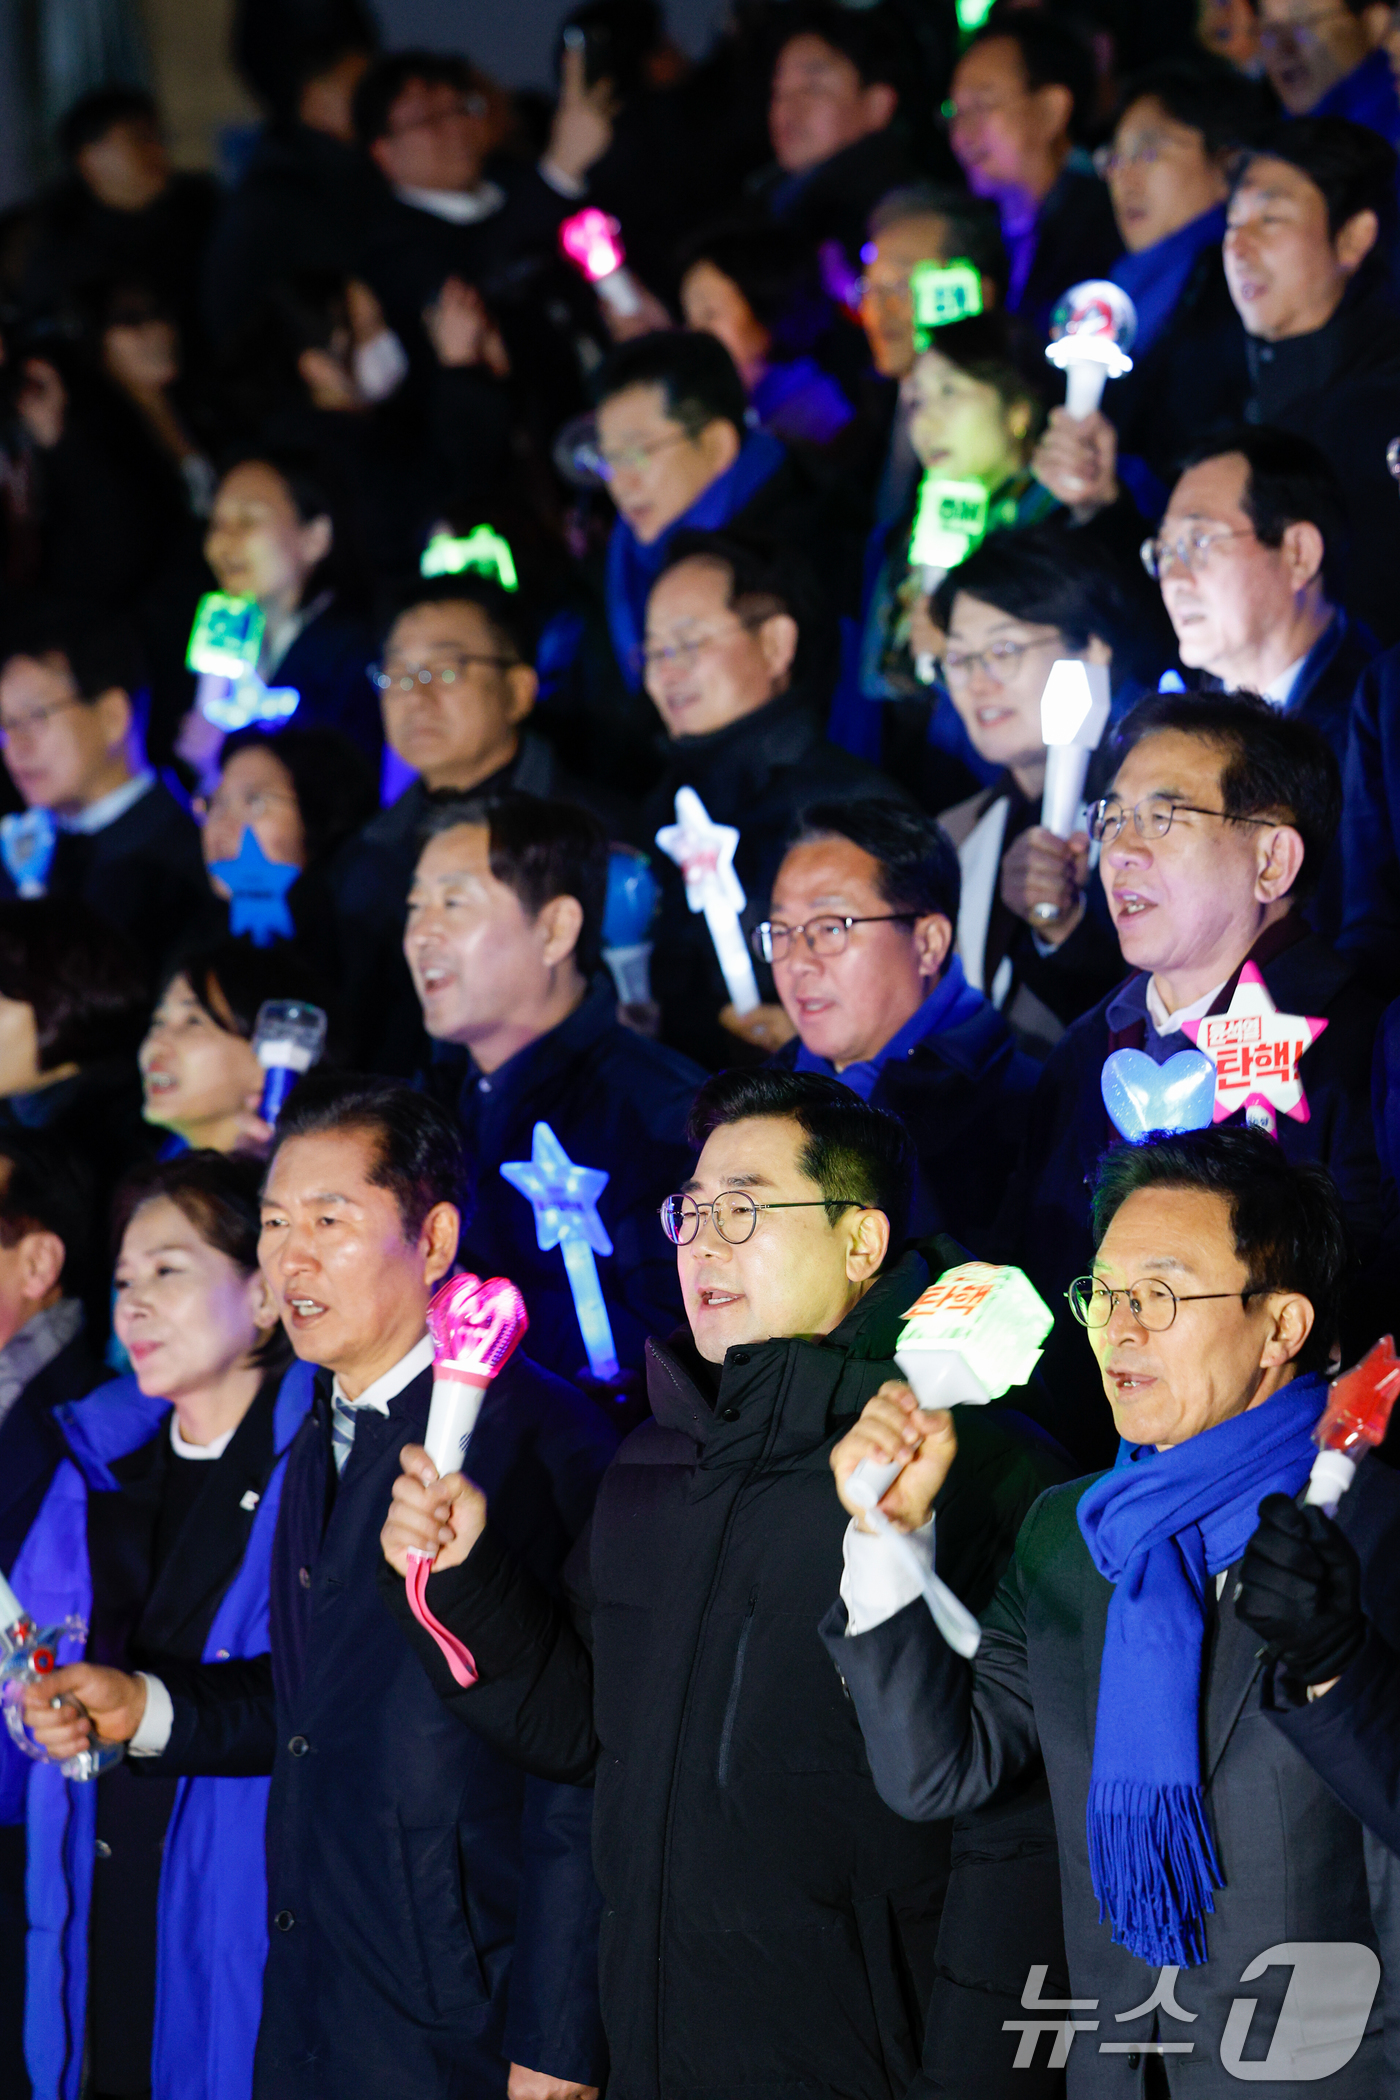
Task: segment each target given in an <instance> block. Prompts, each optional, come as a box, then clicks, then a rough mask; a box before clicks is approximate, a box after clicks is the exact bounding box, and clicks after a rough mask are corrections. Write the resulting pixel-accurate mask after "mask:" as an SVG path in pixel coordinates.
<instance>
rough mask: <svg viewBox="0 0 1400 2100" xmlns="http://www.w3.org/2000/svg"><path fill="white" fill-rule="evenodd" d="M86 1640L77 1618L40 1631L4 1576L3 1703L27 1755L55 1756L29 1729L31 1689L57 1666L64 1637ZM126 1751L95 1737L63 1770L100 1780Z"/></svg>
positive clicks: (0, 1601) (0, 1630) (0, 1627)
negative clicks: (26, 1705)
mask: <svg viewBox="0 0 1400 2100" xmlns="http://www.w3.org/2000/svg"><path fill="white" fill-rule="evenodd" d="M86 1638H87V1623H86V1621H85V1620H83V1619H80V1618H77V1617H73V1618H68V1619H65V1620H64V1621H63V1624H62V1625H61V1626H50V1627H48V1628H47V1629H46V1630H43V1631H41V1630H40V1629H39V1628H38V1627H37V1626H36V1625H35V1623H34V1621H33V1619H31V1618H30V1616H29V1613H28V1612H27V1611H26V1610H25V1608H24V1606H23V1605H22V1604H21V1603H20V1601H19V1598H18V1597H17V1596H16V1595H15V1593H14V1591H13V1590H12V1589H11V1588H10V1585H9V1583H8V1582H6V1580H5V1578H4V1576H3V1575H0V1706H3V1708H4V1712H5V1726H6V1727H7V1728H8V1729H9V1731H10V1734H11V1736H12V1737H13V1739H14V1741H15V1743H16V1744H17V1745H18V1746H19V1748H20V1749H21V1750H22V1751H23V1752H24V1754H25V1756H26V1757H32V1758H34V1759H35V1760H36V1762H38V1763H40V1764H48V1763H50V1762H52V1760H51V1759H50V1758H49V1757H48V1755H47V1753H46V1752H45V1751H43V1750H42V1749H41V1748H40V1747H39V1745H38V1744H37V1743H36V1742H35V1740H34V1738H33V1737H32V1736H31V1735H30V1734H29V1733H28V1731H27V1729H26V1728H25V1725H24V1694H25V1690H26V1687H27V1686H29V1685H32V1684H42V1683H43V1681H44V1679H45V1678H46V1677H47V1676H49V1675H50V1674H51V1672H52V1671H54V1670H55V1669H56V1668H57V1667H58V1648H59V1643H60V1642H61V1641H64V1640H72V1641H78V1642H81V1641H83V1640H85V1639H86ZM53 1704H54V1705H55V1706H61V1705H62V1704H63V1701H62V1700H61V1699H55V1700H54V1702H53ZM125 1754H126V1745H125V1744H124V1743H99V1742H98V1740H97V1738H96V1737H95V1736H94V1737H93V1738H92V1740H91V1741H90V1742H89V1743H88V1745H87V1747H86V1748H85V1749H83V1750H79V1751H77V1752H76V1753H75V1754H74V1755H73V1756H72V1757H65V1758H64V1759H62V1761H61V1762H60V1764H59V1767H58V1769H59V1771H60V1772H61V1773H62V1774H63V1776H64V1778H65V1779H79V1780H88V1779H96V1778H97V1776H98V1774H99V1773H100V1772H105V1771H107V1770H109V1768H110V1767H111V1766H112V1765H114V1764H117V1763H118V1762H119V1761H120V1759H121V1758H122V1757H124V1756H125Z"/></svg>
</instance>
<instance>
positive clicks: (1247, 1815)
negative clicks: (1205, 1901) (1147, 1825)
mask: <svg viewBox="0 0 1400 2100" xmlns="http://www.w3.org/2000/svg"><path fill="white" fill-rule="evenodd" d="M1088 1485H1089V1483H1088V1482H1087V1481H1082V1480H1081V1481H1072V1482H1071V1483H1070V1484H1069V1485H1068V1486H1065V1487H1056V1488H1051V1489H1049V1490H1048V1491H1047V1493H1045V1494H1044V1495H1042V1496H1041V1498H1040V1500H1039V1501H1038V1502H1037V1503H1036V1505H1035V1507H1034V1509H1033V1510H1032V1511H1031V1513H1030V1515H1029V1516H1028V1517H1027V1519H1026V1521H1025V1523H1024V1525H1023V1526H1022V1528H1021V1535H1020V1537H1019V1539H1018V1540H1017V1544H1016V1552H1015V1554H1014V1556H1013V1558H1012V1561H1011V1565H1010V1567H1009V1568H1008V1569H1007V1572H1006V1575H1005V1577H1004V1578H1003V1580H1002V1584H1001V1587H1000V1589H999V1590H998V1592H997V1595H996V1598H995V1599H994V1601H993V1603H992V1605H991V1608H990V1609H989V1610H988V1611H987V1612H985V1613H984V1614H983V1618H982V1626H983V1633H982V1646H981V1648H980V1649H979V1651H978V1654H977V1656H976V1659H975V1661H974V1662H973V1663H967V1662H964V1661H963V1660H962V1658H961V1657H959V1656H956V1655H954V1653H953V1651H952V1650H951V1649H950V1648H949V1647H948V1646H947V1644H946V1643H945V1642H944V1641H943V1639H942V1637H941V1636H940V1634H939V1633H938V1631H937V1629H936V1628H935V1626H934V1624H933V1620H932V1619H931V1617H930V1616H929V1613H928V1610H927V1608H926V1607H925V1605H924V1603H923V1601H922V1599H920V1600H918V1601H916V1602H915V1603H913V1604H910V1605H908V1606H906V1607H905V1609H904V1610H903V1611H901V1612H899V1613H897V1614H896V1615H895V1616H894V1617H893V1618H891V1619H887V1620H886V1621H885V1622H884V1623H883V1624H882V1625H879V1626H876V1627H873V1628H872V1629H871V1630H870V1631H869V1632H867V1633H863V1634H860V1635H857V1636H855V1637H848V1636H847V1634H846V1630H845V1629H846V1614H845V1608H844V1606H843V1605H840V1604H837V1605H836V1606H834V1607H833V1609H832V1610H831V1612H829V1613H828V1615H827V1617H826V1619H825V1620H824V1621H823V1625H822V1634H823V1638H824V1639H825V1641H826V1644H827V1647H828V1649H829V1650H830V1652H831V1655H832V1657H833V1659H834V1660H835V1662H836V1666H837V1669H838V1670H839V1671H840V1673H841V1675H842V1677H843V1679H844V1681H845V1684H846V1686H847V1689H848V1690H849V1692H850V1695H851V1697H852V1699H853V1700H854V1701H855V1706H856V1711H857V1713H858V1715H859V1716H860V1722H861V1728H862V1730H863V1732H864V1735H865V1742H866V1749H867V1751H868V1753H869V1756H870V1766H871V1771H872V1772H873V1774H874V1777H875V1784H876V1786H877V1788H878V1789H879V1791H880V1793H881V1795H882V1796H883V1797H884V1799H885V1800H886V1801H888V1802H889V1804H890V1806H891V1807H892V1808H895V1809H897V1810H898V1811H899V1813H900V1814H901V1815H905V1816H908V1817H910V1818H911V1820H913V1821H915V1822H922V1821H925V1820H928V1819H932V1818H936V1817H941V1816H947V1815H952V1814H958V1813H966V1812H967V1811H968V1810H971V1809H976V1808H978V1807H980V1806H981V1805H982V1804H984V1803H985V1802H988V1801H991V1800H993V1799H995V1798H996V1797H997V1796H998V1794H999V1793H1000V1792H1001V1791H1002V1790H1003V1789H1006V1788H1008V1787H1010V1786H1012V1785H1013V1784H1014V1783H1015V1781H1016V1780H1017V1779H1018V1778H1019V1777H1022V1776H1023V1775H1025V1774H1026V1773H1028V1772H1031V1771H1034V1770H1036V1769H1038V1768H1039V1767H1040V1765H1041V1764H1042V1763H1043V1766H1044V1769H1045V1772H1046V1774H1047V1775H1048V1778H1049V1782H1050V1793H1051V1798H1052V1800H1053V1803H1054V1808H1055V1826H1056V1830H1057V1832H1058V1834H1059V1842H1060V1880H1061V1887H1062V1890H1063V1900H1064V1919H1065V1946H1066V1952H1067V1954H1068V1956H1069V1970H1070V1984H1071V1990H1070V1996H1071V1997H1073V1998H1075V1999H1078V2000H1086V2001H1092V2004H1085V2005H1084V2006H1082V2007H1080V2008H1077V2009H1076V2011H1075V2012H1074V2014H1073V2017H1074V2018H1075V2019H1076V2020H1083V2021H1085V2022H1086V2023H1087V2022H1090V2021H1092V2022H1093V2023H1094V2025H1093V2027H1092V2028H1091V2029H1088V2030H1087V2031H1085V2032H1083V2033H1080V2034H1077V2035H1075V2036H1074V2037H1073V2039H1072V2042H1071V2053H1070V2058H1069V2092H1070V2096H1071V2100H1097V2096H1099V2095H1104V2096H1110V2095H1111V2096H1115V2100H1117V2096H1121V2095H1123V2094H1124V2093H1125V2092H1134V2093H1140V2092H1141V2091H1142V2087H1141V2085H1140V2084H1139V2083H1138V2081H1137V2079H1133V2080H1129V2079H1127V2078H1125V2076H1124V2072H1125V2069H1127V2070H1133V2069H1135V2068H1136V2066H1135V2065H1134V2064H1133V2062H1132V2059H1131V2058H1128V2060H1127V2063H1126V2065H1125V2059H1124V2055H1123V2054H1121V2053H1116V2054H1114V2055H1104V2054H1100V2053H1099V2051H1100V2049H1101V2047H1102V2045H1103V2044H1104V2043H1105V2042H1109V2043H1117V2044H1119V2045H1123V2044H1126V2045H1131V2044H1132V2043H1133V2042H1134V2041H1138V2042H1146V2041H1149V2040H1151V2039H1152V2038H1153V2034H1154V2018H1155V2020H1156V2022H1157V2026H1156V2032H1157V2034H1158V2036H1159V2037H1160V2039H1161V2040H1163V2041H1170V2042H1189V2043H1190V2044H1191V2050H1190V2054H1189V2055H1188V2056H1186V2057H1184V2058H1183V2059H1182V2060H1181V2062H1182V2066H1183V2068H1182V2069H1177V2068H1176V2066H1175V2064H1174V2062H1173V2059H1172V2058H1170V2057H1169V2058H1168V2059H1167V2063H1168V2067H1169V2069H1168V2075H1169V2077H1170V2079H1171V2082H1172V2090H1173V2092H1176V2091H1177V2090H1180V2091H1181V2092H1183V2093H1189V2094H1190V2095H1191V2096H1192V2100H1217V2096H1218V2100H1226V2096H1227V2095H1233V2094H1234V2093H1235V2091H1236V2089H1237V2080H1238V2079H1239V2077H1240V2076H1241V2075H1243V2076H1244V2077H1246V2078H1248V2077H1249V2076H1250V2075H1251V2074H1250V2072H1249V2071H1247V2070H1246V2071H1245V2072H1244V2073H1243V2074H1242V2073H1241V2072H1240V2071H1239V2070H1234V2071H1231V2070H1229V2069H1227V2068H1226V2065H1227V2064H1230V2063H1234V2064H1236V2065H1238V2064H1239V2062H1240V2051H1241V2045H1242V2041H1243V2035H1242V2034H1241V2035H1240V2036H1239V2038H1238V2039H1234V2038H1233V2037H1235V2035H1236V2030H1237V2029H1238V2027H1239V2016H1238V2015H1237V2016H1236V2019H1235V2021H1234V2023H1233V2024H1232V2026H1231V2027H1230V2029H1229V2031H1228V2033H1227V2020H1228V2019H1229V2017H1230V2012H1231V2007H1232V2006H1233V2005H1234V2004H1235V2003H1236V2002H1237V2001H1238V2000H1241V1999H1243V2000H1244V2001H1245V2002H1246V2004H1247V2003H1248V2001H1249V2000H1251V1999H1257V2000H1258V2001H1259V2002H1258V2006H1257V2010H1256V2011H1255V2012H1254V2018H1253V2025H1252V2028H1251V2026H1250V2021H1249V2018H1248V2015H1247V2014H1246V2015H1245V2017H1244V2022H1243V2026H1244V2030H1245V2031H1246V2032H1250V2033H1252V2035H1253V2037H1254V2039H1253V2040H1252V2041H1251V2043H1250V2049H1249V2053H1250V2055H1251V2056H1259V2055H1262V2054H1263V2048H1262V2046H1261V2042H1262V2038H1263V2037H1267V2036H1270V2035H1272V2034H1273V2032H1274V2029H1275V2025H1276V2021H1277V2015H1278V2009H1279V2006H1280V2003H1281V2001H1282V1999H1283V1995H1284V1990H1285V1986H1286V1984H1287V1982H1288V1980H1289V1975H1290V1967H1291V1958H1290V1956H1289V1955H1288V1954H1287V1953H1285V1952H1282V1951H1280V1952H1278V1953H1277V1954H1276V1955H1275V1962H1276V1963H1277V1964H1281V1965H1280V1966H1272V1967H1269V1968H1267V1969H1266V1970H1265V1972H1264V1973H1263V1974H1262V1975H1261V1976H1260V1977H1259V1979H1258V1980H1257V1981H1255V1980H1254V1977H1253V1972H1252V1971H1251V1968H1250V1964H1252V1963H1254V1962H1255V1961H1256V1960H1257V1959H1258V1957H1260V1956H1261V1955H1263V1954H1264V1953H1265V1952H1266V1950H1273V1949H1279V1950H1282V1949H1283V1948H1284V1947H1286V1945H1287V1944H1288V1943H1296V1942H1299V1941H1304V1942H1308V1941H1312V1942H1317V1941H1323V1942H1332V1943H1337V1942H1349V1943H1352V1944H1354V1945H1357V1946H1359V1947H1362V1948H1369V1949H1372V1950H1378V1951H1379V1953H1380V1955H1381V1959H1382V1961H1383V1962H1386V1963H1388V1962H1389V1961H1390V1960H1392V1959H1393V1958H1394V1957H1395V1955H1396V1954H1397V1953H1400V1948H1397V1947H1396V1945H1395V1943H1394V1942H1395V1925H1394V1922H1393V1921H1392V1922H1390V1923H1389V1924H1387V1920H1386V1914H1385V1911H1384V1908H1383V1907H1382V1906H1381V1905H1380V1904H1378V1905H1377V1910H1376V1915H1375V1916H1374V1918H1373V1913H1372V1900H1371V1894H1370V1891H1369V1889H1368V1884H1367V1856H1366V1846H1365V1842H1364V1838H1363V1833H1362V1830H1361V1827H1360V1825H1359V1824H1358V1823H1357V1821H1356V1819H1355V1817H1354V1816H1352V1815H1351V1814H1350V1813H1349V1812H1348V1811H1347V1810H1346V1809H1344V1808H1343V1807H1342V1805H1341V1804H1340V1802H1339V1801H1338V1800H1337V1799H1336V1796H1335V1795H1334V1794H1332V1793H1331V1792H1330V1791H1329V1789H1328V1788H1327V1787H1326V1786H1325V1785H1324V1783H1323V1782H1322V1780H1321V1779H1319V1778H1318V1776H1317V1775H1316V1773H1315V1772H1314V1771H1313V1770H1312V1769H1311V1767H1310V1766H1309V1765H1308V1764H1307V1763H1305V1761H1304V1760H1303V1758H1302V1757H1300V1756H1299V1755H1298V1753H1297V1752H1296V1751H1295V1750H1294V1749H1293V1747H1292V1745H1291V1744H1289V1743H1288V1742H1286V1741H1285V1739H1284V1738H1283V1736H1282V1735H1281V1734H1280V1733H1279V1731H1278V1730H1277V1729H1276V1728H1275V1727H1274V1726H1273V1725H1272V1723H1271V1722H1270V1720H1269V1717H1268V1715H1267V1714H1266V1713H1265V1711H1264V1709H1263V1705H1262V1685H1261V1673H1262V1662H1261V1658H1260V1652H1259V1643H1258V1640H1257V1637H1256V1636H1255V1635H1254V1634H1253V1633H1252V1632H1251V1631H1250V1629H1249V1628H1248V1627H1247V1626H1246V1625H1245V1624H1244V1622H1243V1620H1241V1619H1239V1618H1237V1617H1236V1615H1235V1612H1234V1610H1233V1609H1232V1607H1231V1604H1230V1601H1229V1600H1230V1597H1231V1590H1232V1579H1233V1570H1232V1571H1230V1572H1228V1573H1227V1575H1226V1578H1225V1585H1224V1598H1225V1601H1224V1602H1223V1603H1222V1604H1221V1605H1220V1606H1219V1608H1218V1609H1217V1610H1213V1611H1212V1612H1211V1614H1210V1617H1209V1618H1208V1622H1207V1641H1206V1648H1205V1655H1204V1660H1203V1665H1202V1680H1201V1687H1202V1698H1201V1729H1202V1745H1203V1752H1202V1772H1203V1778H1204V1781H1205V1787H1206V1804H1207V1813H1208V1816H1209V1819H1210V1823H1211V1826H1212V1828H1213V1830H1214V1833H1215V1839H1216V1844H1217V1847H1218V1851H1219V1856H1220V1862H1221V1867H1222V1869H1223V1874H1224V1881H1225V1886H1224V1887H1223V1888H1222V1889H1221V1890H1219V1891H1218V1892H1217V1894H1216V1898H1215V1912H1214V1915H1213V1916H1211V1917H1210V1918H1208V1920H1207V1922H1206V1939H1207V1945H1208V1949H1209V1957H1210V1958H1209V1960H1208V1961H1207V1962H1206V1963H1204V1964H1203V1965H1202V1966H1200V1967H1198V1968H1187V1969H1182V1970H1180V1971H1179V1973H1178V1975H1177V1978H1176V1984H1175V1991H1176V1998H1177V2002H1178V2003H1179V2004H1180V2005H1181V2007H1182V2008H1183V2010H1184V2011H1185V2012H1188V2013H1194V2014H1195V2015H1196V2018H1195V2020H1194V2022H1192V2023H1191V2024H1190V2025H1189V2026H1188V2025H1184V2024H1178V2022H1177V2021H1176V2020H1175V2019H1174V2018H1172V2017H1170V2016H1169V2015H1167V2014H1165V2013H1160V2014H1157V2015H1153V2014H1152V2013H1150V2012H1148V2013H1140V2014H1139V2016H1138V2017H1137V2018H1136V2019H1131V2020H1125V2019H1124V2018H1123V2017H1122V2016H1123V2015H1124V2014H1125V2013H1128V2012H1131V2011H1133V2010H1134V2009H1135V2008H1138V2007H1142V2006H1144V2005H1145V2004H1146V2002H1147V2001H1148V2000H1149V1999H1150V1998H1151V1997H1152V1995H1153V1992H1154V1989H1155V1987H1156V1985H1157V1982H1158V1971H1157V1970H1156V1969H1154V1968H1152V1967H1151V1966H1149V1965H1148V1964H1147V1963H1145V1962H1143V1961H1140V1960H1139V1959H1138V1958H1137V1956H1135V1955H1133V1954H1130V1953H1129V1952H1128V1951H1127V1949H1126V1948H1124V1947H1121V1946H1118V1945H1115V1944H1114V1941H1113V1937H1112V1933H1111V1930H1110V1927H1109V1926H1108V1925H1107V1924H1102V1923H1100V1922H1099V1916H1098V1903H1097V1899H1096V1898H1095V1896H1094V1893H1093V1889H1092V1886H1091V1882H1090V1875H1089V1854H1088V1842H1087V1833H1086V1816H1087V1807H1088V1795H1089V1781H1090V1774H1091V1769H1092V1764H1093V1737H1094V1722H1095V1716H1096V1713H1097V1708H1098V1687H1099V1664H1100V1657H1101V1655H1102V1651H1103V1643H1104V1633H1105V1628H1106V1624H1107V1614H1108V1606H1109V1600H1110V1598H1111V1596H1112V1594H1113V1588H1112V1585H1111V1584H1110V1583H1108V1582H1107V1581H1105V1579H1104V1578H1103V1576H1101V1575H1100V1574H1099V1573H1098V1571H1097V1569H1096V1568H1095V1567H1094V1565H1093V1563H1092V1561H1091V1560H1090V1558H1089V1552H1088V1548H1087V1547H1086V1546H1085V1543H1084V1539H1083V1536H1082V1534H1081V1532H1080V1529H1079V1524H1078V1519H1077V1510H1078V1505H1079V1500H1080V1497H1081V1496H1082V1494H1083V1493H1084V1490H1085V1488H1086V1487H1087V1486H1088ZM1343 1507H1344V1508H1345V1504H1344V1505H1343ZM1212 1587H1213V1586H1212V1585H1208V1594H1209V1590H1210V1589H1211V1588H1212ZM1363 1960H1364V1957H1363ZM1246 1977H1248V1978H1249V1979H1250V1980H1249V1982H1248V1984H1247V1986H1246V1987H1245V1988H1243V1989H1242V1988H1241V1983H1242V1979H1244V1978H1246ZM1027 1995H1028V1996H1034V1995H1036V1994H1035V1993H1033V1992H1028V1994H1027ZM1031 2017H1034V2015H1031ZM1049 2017H1051V2018H1053V2017H1054V2015H1053V2014H1052V2015H1050V2016H1049ZM1008 2046H1009V2040H1008ZM1383 2047H1384V2042H1383V2035H1382V2017H1381V2007H1380V2001H1379V1999H1378V2000H1377V2002H1376V2003H1375V2004H1374V2005H1373V2006H1372V2009H1371V2013H1370V2016H1369V2019H1368V2022H1367V2026H1366V2032H1365V2035H1364V2037H1363V2039H1362V2040H1361V2042H1360V2045H1359V2047H1358V2048H1357V2050H1356V2053H1355V2054H1354V2056H1353V2057H1352V2058H1351V2060H1350V2062H1349V2063H1348V2064H1347V2065H1346V2066H1345V2067H1344V2068H1340V2069H1338V2070H1337V2071H1336V2072H1335V2073H1334V2074H1333V2075H1332V2077H1331V2078H1330V2079H1329V2080H1328V2083H1327V2091H1328V2093H1329V2095H1335V2096H1336V2100H1375V2096H1376V2095H1377V2094H1379V2093H1381V2092H1383V2091H1388V2090H1390V2087H1389V2086H1388V2085H1386V2084H1385V2082H1384V2079H1385V2073H1386V2066H1385V2064H1384V2061H1383V2055H1382V2051H1383ZM1178 2081H1179V2084H1178ZM1269 2089H1270V2090H1271V2091H1272V2090H1278V2089H1280V2088H1278V2087H1276V2086H1275V2084H1274V2083H1273V2082H1272V2081H1271V2082H1270V2087H1269Z"/></svg>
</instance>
